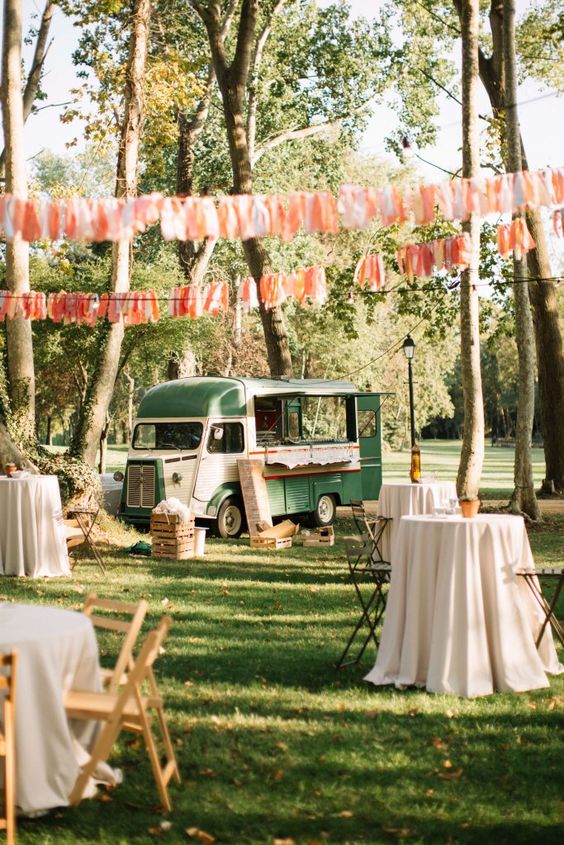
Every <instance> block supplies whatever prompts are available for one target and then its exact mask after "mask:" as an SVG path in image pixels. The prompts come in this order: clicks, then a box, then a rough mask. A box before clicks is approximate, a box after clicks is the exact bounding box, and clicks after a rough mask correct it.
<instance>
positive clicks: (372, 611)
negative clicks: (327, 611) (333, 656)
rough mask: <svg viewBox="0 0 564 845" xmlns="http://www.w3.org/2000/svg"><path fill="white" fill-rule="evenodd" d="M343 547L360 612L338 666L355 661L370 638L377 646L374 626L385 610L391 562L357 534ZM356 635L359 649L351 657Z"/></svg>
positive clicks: (347, 664)
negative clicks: (361, 540)
mask: <svg viewBox="0 0 564 845" xmlns="http://www.w3.org/2000/svg"><path fill="white" fill-rule="evenodd" d="M345 550H346V553H347V563H348V567H349V579H350V581H352V584H353V586H354V589H355V593H356V597H357V599H358V603H359V605H360V608H361V614H360V617H359V619H358V621H357V623H356V625H355V627H354V629H353V631H352V634H351V635H350V637H349V640H348V642H347V644H346V646H345V649H344V651H343V653H342V655H341V657H340V658H339V661H338V663H337V669H342V668H343V667H344V666H350V665H351V664H354V663H358V662H359V660H360V659H361V657H362V655H363V654H364V652H365V651H366V648H367V646H368V644H369V643H370V642H371V641H372V642H373V643H374V645H375V646H376V649H377V648H378V645H379V641H378V636H377V634H376V628H377V627H378V625H379V624H380V621H381V619H382V616H383V615H384V611H385V609H386V598H387V585H388V583H389V581H390V573H391V566H390V564H389V563H388V562H387V561H384V560H382V558H381V555H379V556H378V554H377V550H376V548H375V545H374V540H370V541H369V542H368V543H364V542H359V540H358V539H357V538H356V537H346V538H345ZM357 637H358V638H359V648H358V651H357V653H356V656H354V657H353V656H350V655H351V652H352V650H353V646H354V644H355V641H356V640H357Z"/></svg>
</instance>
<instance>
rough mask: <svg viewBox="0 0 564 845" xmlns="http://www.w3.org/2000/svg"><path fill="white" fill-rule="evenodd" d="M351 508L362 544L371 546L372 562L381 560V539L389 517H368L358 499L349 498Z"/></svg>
mask: <svg viewBox="0 0 564 845" xmlns="http://www.w3.org/2000/svg"><path fill="white" fill-rule="evenodd" d="M351 508H352V515H353V520H354V523H355V525H356V530H357V531H358V535H359V537H360V540H361V542H362V544H363V545H371V546H372V558H373V560H374V563H379V562H382V560H383V554H382V540H383V538H384V531H385V530H386V527H387V525H388V523H389V522H391V521H392V519H391V517H387V516H374V517H369V516H368V515H367V513H366V510H365V508H364V502H362V501H361V500H360V499H351Z"/></svg>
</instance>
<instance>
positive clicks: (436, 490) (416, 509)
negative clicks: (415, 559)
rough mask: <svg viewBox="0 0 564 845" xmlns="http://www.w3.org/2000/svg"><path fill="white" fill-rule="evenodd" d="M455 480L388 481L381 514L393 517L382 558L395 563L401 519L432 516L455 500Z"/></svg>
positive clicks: (380, 501)
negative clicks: (436, 509) (395, 544)
mask: <svg viewBox="0 0 564 845" xmlns="http://www.w3.org/2000/svg"><path fill="white" fill-rule="evenodd" d="M456 498H457V496H456V487H455V484H454V482H453V481H435V480H426V479H424V480H423V481H419V482H417V484H413V483H412V482H411V481H386V482H385V483H384V484H382V487H381V489H380V496H379V498H378V515H379V516H386V517H389V518H391V520H392V521H391V522H390V523H388V525H387V526H386V530H385V531H384V536H383V538H382V556H383V558H384V560H388V561H391V560H392V557H391V555H392V549H393V545H394V537H395V534H396V531H397V529H398V526H399V522H400V519H401V518H402V516H410V515H417V514H432V513H433V512H434V510H435V508H439V507H447V506H448V505H449V500H450V499H456Z"/></svg>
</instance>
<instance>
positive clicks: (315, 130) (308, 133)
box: [251, 118, 342, 167]
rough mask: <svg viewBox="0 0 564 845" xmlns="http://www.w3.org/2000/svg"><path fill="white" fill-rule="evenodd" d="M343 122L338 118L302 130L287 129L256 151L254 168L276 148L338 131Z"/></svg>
mask: <svg viewBox="0 0 564 845" xmlns="http://www.w3.org/2000/svg"><path fill="white" fill-rule="evenodd" d="M341 121H342V118H338V119H337V120H329V121H326V122H324V123H314V124H313V126H304V127H302V128H301V129H286V130H285V131H284V132H280V133H279V134H278V135H275V136H274V137H272V138H269V139H267V140H266V141H264V142H263V143H262V144H261V145H260V146H259V147H258V148H257V150H256V151H255V154H254V156H253V158H252V159H251V164H252V165H253V167H254V166H255V164H256V163H257V161H259V160H260V159H261V158H262V157H263V155H265V154H266V153H268V152H270V150H273V149H274V148H275V147H279V146H280V145H281V144H285V143H286V142H287V141H299V140H301V139H302V138H311V137H312V136H314V135H320V134H321V133H322V132H326V131H328V130H329V129H336V128H337V127H339V126H340V125H341Z"/></svg>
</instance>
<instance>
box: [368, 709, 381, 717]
mask: <svg viewBox="0 0 564 845" xmlns="http://www.w3.org/2000/svg"><path fill="white" fill-rule="evenodd" d="M380 713H381V711H380V710H367V711H366V713H365V714H364V715H365V716H366V718H367V719H375V718H376V716H379V715H380Z"/></svg>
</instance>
